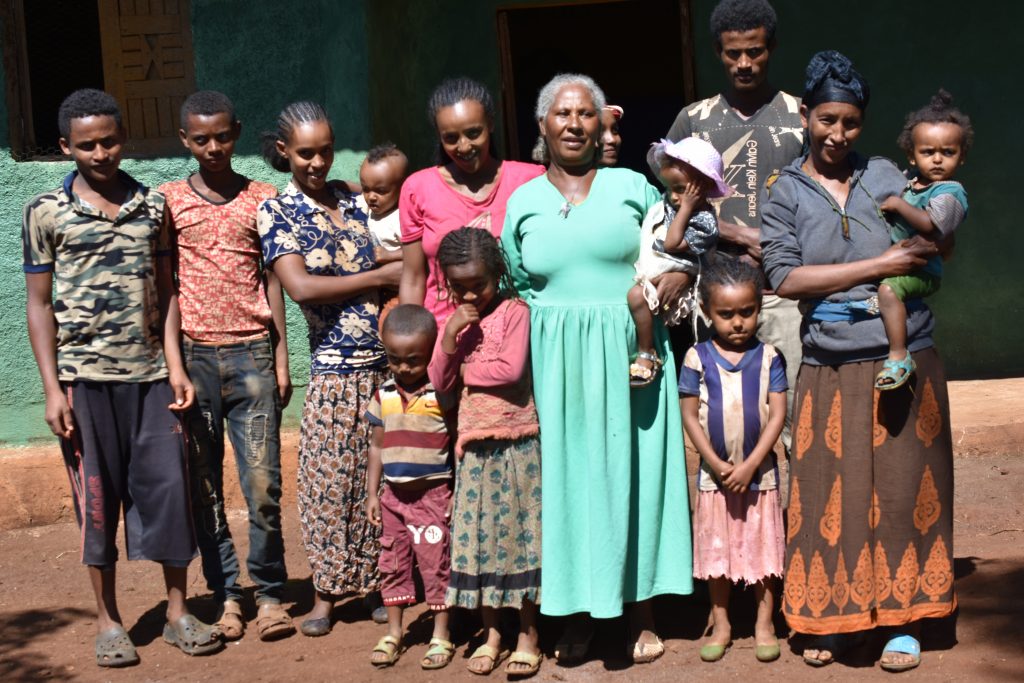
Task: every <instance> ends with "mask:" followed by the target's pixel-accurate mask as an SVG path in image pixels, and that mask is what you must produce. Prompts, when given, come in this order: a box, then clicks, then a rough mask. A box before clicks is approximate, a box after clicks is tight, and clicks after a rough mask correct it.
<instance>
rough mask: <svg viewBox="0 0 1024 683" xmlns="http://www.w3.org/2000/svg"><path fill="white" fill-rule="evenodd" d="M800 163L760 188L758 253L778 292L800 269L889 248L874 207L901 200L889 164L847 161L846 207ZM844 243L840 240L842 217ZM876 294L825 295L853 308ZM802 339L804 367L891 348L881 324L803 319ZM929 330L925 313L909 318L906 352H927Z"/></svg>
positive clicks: (901, 183)
mask: <svg viewBox="0 0 1024 683" xmlns="http://www.w3.org/2000/svg"><path fill="white" fill-rule="evenodd" d="M805 159H806V157H802V158H798V159H796V160H795V161H794V162H793V163H792V164H790V165H789V166H787V167H785V168H784V169H782V171H781V173H780V174H779V176H778V178H776V179H775V182H774V183H770V184H768V185H766V187H765V189H764V194H763V195H762V199H761V206H762V209H761V212H762V214H761V215H762V223H761V251H762V259H763V264H764V271H765V274H766V275H767V276H768V281H769V282H770V283H771V286H772V287H774V288H778V287H779V285H781V284H782V282H783V281H784V280H785V279H786V276H788V275H789V273H790V271H791V270H793V269H794V268H796V267H798V266H802V265H819V264H832V263H852V262H855V261H860V260H863V259H869V258H873V257H875V256H878V255H879V254H881V253H882V252H884V251H885V250H886V249H888V248H889V247H890V246H891V245H892V239H891V237H890V229H889V225H888V223H886V221H885V219H884V218H883V216H882V213H881V211H880V210H879V208H878V207H879V206H880V205H881V203H882V202H883V201H884V200H885V199H886V197H890V196H893V195H899V194H900V193H901V192H902V191H903V188H904V187H905V186H906V183H907V179H906V178H905V177H904V175H903V174H902V173H901V172H900V170H899V169H898V168H896V165H895V164H893V163H892V162H891V161H889V160H888V159H884V158H881V157H872V158H870V159H865V158H864V157H861V156H859V155H856V154H853V155H851V159H852V161H853V165H854V173H853V178H852V179H851V181H850V194H849V196H848V197H847V200H846V206H845V207H842V208H841V207H839V205H838V204H836V201H835V199H833V198H832V196H831V195H830V194H829V193H828V192H827V191H826V190H825V189H824V188H822V187H821V186H820V185H818V183H816V182H815V181H813V180H811V178H810V177H809V176H808V175H807V174H806V173H804V171H803V170H802V169H801V168H800V167H801V164H803V162H804V160H805ZM844 214H845V216H846V218H847V221H846V222H847V224H848V226H849V236H848V237H845V236H844V235H843V221H842V218H843V215H844ZM877 293H878V283H877V282H871V283H867V284H862V285H857V286H856V287H853V288H851V289H849V290H847V291H844V292H837V293H835V294H832V295H830V296H828V297H827V298H828V300H829V301H840V302H841V301H858V300H862V299H868V298H870V297H872V296H875V295H876V294H877ZM801 303H802V306H801V310H804V311H805V317H804V320H803V323H802V324H801V326H800V334H801V338H802V341H803V347H804V357H803V361H804V362H805V363H808V364H810V365H837V364H841V363H855V362H859V361H865V360H877V359H879V358H884V357H886V356H887V355H888V353H889V342H888V340H887V338H886V336H885V329H884V328H883V327H882V319H881V318H880V317H873V318H867V319H858V320H857V321H855V322H846V321H843V322H819V321H813V320H810V319H808V318H807V317H806V310H807V309H808V307H809V306H808V304H809V303H810V302H801ZM934 326H935V321H934V318H933V317H932V314H931V311H929V310H928V308H927V307H926V306H921V307H919V308H915V309H913V310H911V311H909V312H908V315H907V331H908V335H907V348H908V349H909V350H910V351H911V352H914V351H919V350H921V349H924V348H928V347H930V346H932V345H933V342H932V338H931V334H932V329H933V328H934Z"/></svg>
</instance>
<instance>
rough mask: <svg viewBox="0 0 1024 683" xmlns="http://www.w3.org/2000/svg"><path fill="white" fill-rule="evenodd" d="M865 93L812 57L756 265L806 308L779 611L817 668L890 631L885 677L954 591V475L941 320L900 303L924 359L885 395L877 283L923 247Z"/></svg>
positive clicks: (918, 256)
mask: <svg viewBox="0 0 1024 683" xmlns="http://www.w3.org/2000/svg"><path fill="white" fill-rule="evenodd" d="M868 95H869V91H868V85H867V83H866V82H865V81H864V79H863V78H862V77H861V76H860V74H859V73H857V71H856V70H855V69H854V68H853V65H852V64H851V63H850V61H849V60H848V59H847V58H846V57H844V56H843V55H841V54H839V53H838V52H834V51H829V52H822V53H818V54H817V55H815V56H814V57H813V58H812V60H811V62H810V64H809V65H808V67H807V84H806V90H805V93H804V97H803V104H802V106H801V108H800V113H801V118H802V119H803V123H804V126H805V128H806V133H805V140H806V141H807V151H806V153H805V155H803V156H802V157H801V158H798V159H797V160H795V161H794V162H793V163H792V164H791V165H789V166H788V167H786V168H785V169H783V170H782V172H781V173H780V174H779V175H778V177H777V178H774V179H769V181H768V183H767V186H766V188H765V192H766V194H767V197H766V201H764V203H763V204H762V206H763V207H764V208H763V224H762V228H761V245H762V250H763V255H764V269H765V272H766V274H767V275H768V278H769V280H770V282H771V285H772V286H773V287H774V288H775V290H776V292H777V293H778V294H779V295H780V296H784V297H787V298H791V299H798V300H800V305H801V310H802V312H803V316H804V317H803V323H802V326H801V337H802V341H803V365H802V366H801V368H800V375H799V379H798V380H797V387H796V404H795V406H794V411H793V414H794V421H795V423H796V424H795V429H794V437H793V458H792V462H791V464H790V466H791V485H790V502H789V528H788V531H787V548H786V550H787V572H786V576H785V588H784V591H783V593H784V595H783V613H784V614H785V617H786V620H787V621H788V623H789V625H790V626H791V627H792V628H793V629H794V630H795V631H797V632H798V633H802V634H808V635H811V636H816V637H817V638H816V639H815V640H814V641H813V642H812V643H809V644H808V646H807V647H806V648H805V649H804V653H803V656H804V661H806V662H807V663H808V664H810V665H812V666H823V665H825V664H829V663H831V662H832V661H833V660H834V659H835V658H836V657H838V656H840V655H841V654H842V653H843V652H844V651H845V650H846V649H847V648H849V647H850V645H851V644H852V643H853V642H854V638H853V637H852V635H853V634H855V633H858V632H863V631H868V630H871V629H875V628H877V627H880V626H888V627H895V628H894V629H893V636H892V637H891V638H890V639H889V640H888V641H887V643H886V645H885V646H884V648H883V651H882V654H881V659H880V664H881V666H882V668H883V669H887V670H890V671H902V670H906V669H911V668H913V667H915V666H917V665H918V664H919V663H920V644H919V642H918V640H917V637H918V632H919V629H918V622H919V620H920V619H922V618H926V617H942V616H946V615H948V614H950V613H951V612H952V611H953V609H954V608H955V606H956V601H955V598H954V595H953V545H952V541H953V516H952V501H953V467H952V464H953V463H952V443H951V438H950V429H949V405H948V400H947V395H946V380H945V374H944V371H943V367H942V362H941V360H940V358H939V356H938V353H937V352H936V351H935V348H934V342H933V341H932V336H931V334H932V330H933V328H934V319H933V317H932V314H931V312H930V311H929V310H928V308H927V306H925V305H924V303H922V302H920V301H916V302H914V301H909V302H908V319H907V325H908V347H909V349H910V352H911V354H912V356H913V358H914V360H915V362H916V363H917V371H916V373H915V376H914V377H912V378H911V380H910V381H908V383H907V384H906V385H905V387H903V388H901V389H899V390H895V391H891V392H885V394H883V395H880V394H879V392H877V391H875V390H874V388H873V387H874V377H875V375H876V374H877V373H878V370H879V369H880V368H881V365H882V362H883V361H884V360H885V358H886V357H887V355H888V345H887V342H886V336H885V331H884V329H883V327H882V321H881V318H880V317H879V315H878V304H877V290H878V281H879V280H880V279H881V278H883V277H887V276H891V275H897V274H903V273H907V272H910V271H911V270H913V269H915V268H918V267H920V266H921V265H922V264H923V263H924V262H925V259H926V258H927V257H928V256H929V255H931V254H933V253H934V252H935V248H934V246H933V245H931V244H927V243H924V242H923V241H920V240H908V241H905V242H901V243H899V244H895V245H893V244H891V240H890V237H889V235H890V232H889V226H888V225H887V224H886V222H885V219H884V217H883V215H882V213H881V212H880V211H879V206H880V205H881V203H882V201H883V200H885V198H887V197H890V196H892V195H897V194H899V193H900V192H901V191H902V189H903V187H904V186H905V184H906V178H904V176H903V174H902V173H900V171H899V170H898V169H897V168H896V166H895V165H894V164H893V163H892V162H891V161H889V160H887V159H882V158H865V157H862V156H860V155H858V154H856V153H854V152H853V149H852V148H853V144H854V142H855V141H856V139H857V137H858V136H859V134H860V132H861V128H862V126H863V122H864V111H865V108H866V107H867V103H868Z"/></svg>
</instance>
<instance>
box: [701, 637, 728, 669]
mask: <svg viewBox="0 0 1024 683" xmlns="http://www.w3.org/2000/svg"><path fill="white" fill-rule="evenodd" d="M730 647H732V641H731V640H730V641H729V642H728V643H711V644H710V645H705V646H703V647H701V649H700V658H701V661H704V662H709V663H710V662H717V661H718V660H719V659H721V658H722V657H724V656H725V651H726V650H728V649H729V648H730Z"/></svg>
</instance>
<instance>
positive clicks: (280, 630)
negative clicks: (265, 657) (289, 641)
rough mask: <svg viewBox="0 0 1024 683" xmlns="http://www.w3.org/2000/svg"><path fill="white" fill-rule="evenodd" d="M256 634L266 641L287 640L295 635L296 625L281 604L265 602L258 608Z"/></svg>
mask: <svg viewBox="0 0 1024 683" xmlns="http://www.w3.org/2000/svg"><path fill="white" fill-rule="evenodd" d="M256 633H258V634H259V636H260V640H264V641H266V640H277V639H279V638H287V637H288V636H290V635H292V634H293V633H295V624H293V623H292V618H291V616H289V614H288V612H286V611H285V609H284V607H282V606H281V603H278V602H263V603H260V605H259V607H257V608H256Z"/></svg>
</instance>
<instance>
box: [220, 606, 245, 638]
mask: <svg viewBox="0 0 1024 683" xmlns="http://www.w3.org/2000/svg"><path fill="white" fill-rule="evenodd" d="M214 626H215V627H216V628H217V630H218V631H220V635H221V637H222V638H224V640H226V641H232V640H238V639H239V638H241V637H242V635H243V634H244V633H245V620H244V619H243V618H242V606H241V605H239V604H238V602H237V601H235V600H225V601H224V609H223V610H222V611H221V613H220V619H218V620H217V623H215V624H214Z"/></svg>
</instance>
